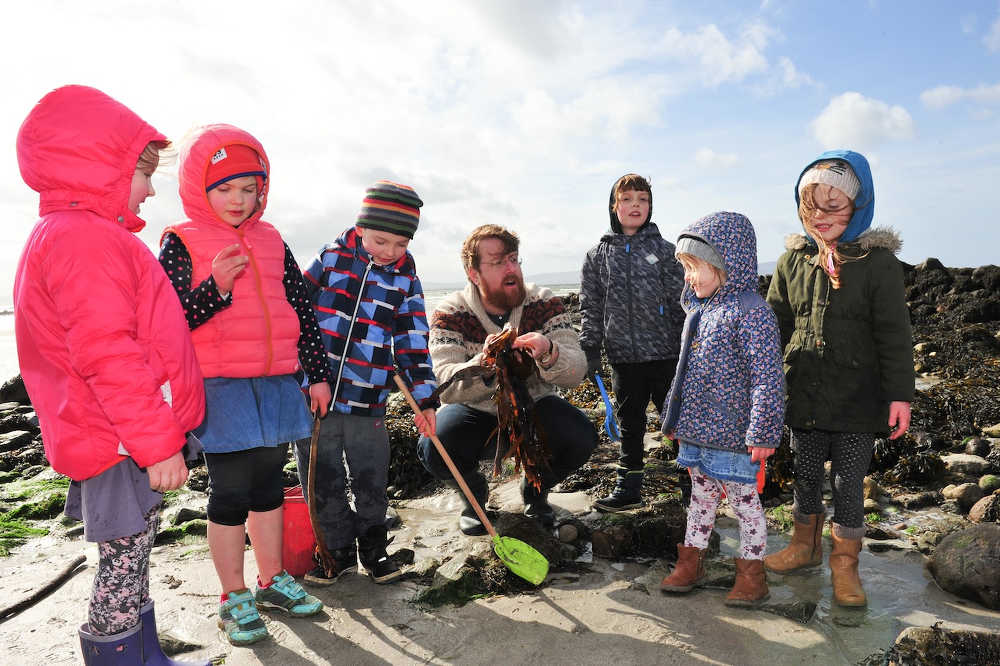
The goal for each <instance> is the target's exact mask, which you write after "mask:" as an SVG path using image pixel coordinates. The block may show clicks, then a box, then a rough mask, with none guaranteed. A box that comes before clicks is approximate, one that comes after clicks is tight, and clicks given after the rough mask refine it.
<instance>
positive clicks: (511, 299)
mask: <svg viewBox="0 0 1000 666" xmlns="http://www.w3.org/2000/svg"><path fill="white" fill-rule="evenodd" d="M515 279H516V280H517V290H516V291H510V290H509V289H508V288H507V287H504V286H503V285H501V286H500V288H499V289H491V288H490V287H489V285H487V284H485V283H484V284H481V285H480V287H479V288H480V294H479V295H480V297H481V298H482V299H483V301H484V302H486V303H489V304H490V305H492V306H493V307H495V308H497V309H500V310H504V311H505V312H509V311H511V310H513V309H514V308H516V307H517V306H518V305H520V304H521V303H523V302H524V297H525V295H526V294H527V291H525V289H524V280H522V279H521V278H520V277H518V278H515ZM484 282H485V281H484Z"/></svg>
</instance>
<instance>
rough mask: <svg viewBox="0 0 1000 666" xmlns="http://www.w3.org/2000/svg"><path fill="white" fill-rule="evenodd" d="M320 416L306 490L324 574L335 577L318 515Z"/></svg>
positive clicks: (315, 426) (315, 421)
mask: <svg viewBox="0 0 1000 666" xmlns="http://www.w3.org/2000/svg"><path fill="white" fill-rule="evenodd" d="M322 423H323V422H322V421H321V420H320V418H319V414H316V415H315V416H314V417H313V430H312V439H310V440H309V481H308V483H307V489H306V505H307V506H308V507H309V523H310V524H311V525H312V530H313V538H315V539H316V546H317V548H318V550H319V561H320V564H321V565H322V566H323V572H324V573H325V574H326V575H327V576H333V569H334V565H335V562H336V560H334V558H333V554H331V553H330V550H329V549H328V548H327V547H326V539H324V538H323V530H322V529H321V528H320V526H319V516H318V515H317V514H316V455H317V449H318V448H319V432H320V428H321V427H322Z"/></svg>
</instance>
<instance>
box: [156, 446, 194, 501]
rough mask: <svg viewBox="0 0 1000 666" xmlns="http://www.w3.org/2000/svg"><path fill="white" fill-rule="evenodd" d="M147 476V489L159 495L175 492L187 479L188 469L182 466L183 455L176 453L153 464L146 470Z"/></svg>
mask: <svg viewBox="0 0 1000 666" xmlns="http://www.w3.org/2000/svg"><path fill="white" fill-rule="evenodd" d="M146 474H147V475H148V476H149V487H150V488H152V489H153V490H158V491H160V492H161V493H162V492H166V491H168V490H177V489H178V488H180V487H181V486H183V485H184V482H185V481H187V478H188V468H187V465H185V464H184V454H183V453H181V452H180V451H178V452H177V453H175V454H174V455H172V456H170V457H169V458H167V459H166V460H161V461H160V462H158V463H153V464H152V465H150V466H149V467H147V468H146Z"/></svg>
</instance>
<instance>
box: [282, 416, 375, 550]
mask: <svg viewBox="0 0 1000 666" xmlns="http://www.w3.org/2000/svg"><path fill="white" fill-rule="evenodd" d="M317 446H318V450H317V457H316V489H315V490H316V514H317V516H318V519H319V526H320V528H321V529H322V531H323V536H324V538H325V539H326V547H327V548H329V549H330V550H336V549H338V548H346V547H348V546H350V545H352V544H353V543H354V540H355V539H356V538H357V537H358V535H364V534H365V532H366V531H367V529H368V528H369V527H371V526H373V525H383V524H385V511H386V509H387V508H388V506H389V501H388V499H387V498H386V496H385V487H386V484H387V483H388V477H389V436H388V434H387V433H386V431H385V421H384V419H383V418H382V417H381V416H354V415H351V414H336V413H334V412H331V413H330V415H329V416H327V417H326V418H325V419H324V420H323V426H322V430H321V431H320V436H319V441H318V443H317ZM295 461H296V463H297V465H298V468H299V481H300V482H301V483H302V494H303V495H306V496H307V493H308V488H309V440H308V439H301V440H299V441H297V442H296V443H295ZM348 488H350V492H351V494H352V495H353V496H354V506H353V508H352V507H351V503H350V502H349V500H348Z"/></svg>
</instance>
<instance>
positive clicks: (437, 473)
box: [417, 395, 597, 492]
mask: <svg viewBox="0 0 1000 666" xmlns="http://www.w3.org/2000/svg"><path fill="white" fill-rule="evenodd" d="M535 415H536V417H537V423H538V427H539V429H540V430H541V431H542V432H544V433H545V444H546V447H547V448H548V451H549V453H550V454H551V458H550V459H549V467H550V469H549V470H539V477H540V478H541V479H542V488H543V489H548V488H551V487H552V486H554V485H556V484H557V483H559V482H560V481H562V480H563V479H565V478H566V477H567V476H569V475H570V474H571V473H573V472H574V471H576V470H577V469H579V467H580V466H581V465H583V463H585V462H587V460H588V459H589V458H590V453H591V452H592V451H593V450H594V449H595V448H596V447H597V431H596V430H595V429H594V426H593V424H592V423H591V422H590V420H588V419H587V417H586V416H585V415H584V413H583V412H581V411H580V410H579V409H577V408H576V407H574V406H573V405H571V404H569V403H568V402H566V401H565V400H563V399H562V398H560V397H558V396H554V395H550V396H546V397H544V398H541V399H539V400H538V401H536V402H535ZM496 427H497V417H496V416H495V415H494V414H491V413H489V412H481V411H479V410H477V409H472V408H471V407H468V406H466V405H463V404H461V403H455V404H450V405H445V406H444V407H442V408H441V409H440V410H438V413H437V435H438V438H439V439H440V440H441V444H443V445H444V448H445V450H446V451H447V452H448V455H449V456H450V457H451V459H452V460H453V461H454V463H455V466H456V467H457V468H458V471H459V472H461V474H462V477H463V478H464V479H465V480H466V482H467V483H468V484H469V487H470V488H472V489H473V492H477V487H478V488H485V487H486V484H485V479H483V478H482V475H481V474H480V473H479V461H480V460H487V459H492V458H493V457H494V456H495V455H496V448H497V440H496V435H493V436H492V437H490V434H491V433H493V430H494V429H495V428H496ZM504 446H507V443H506V442H504ZM417 451H418V455H419V456H420V462H422V463H423V465H424V467H426V468H427V471H428V472H430V473H431V474H433V475H434V477H435V478H437V479H439V480H442V481H448V480H450V479H451V478H452V476H451V472H450V471H448V467H447V465H445V463H444V460H442V459H441V456H440V455H438V452H437V449H436V448H434V443H433V442H431V440H430V439H428V438H426V437H421V438H420V442H419V443H418V448H417Z"/></svg>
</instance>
